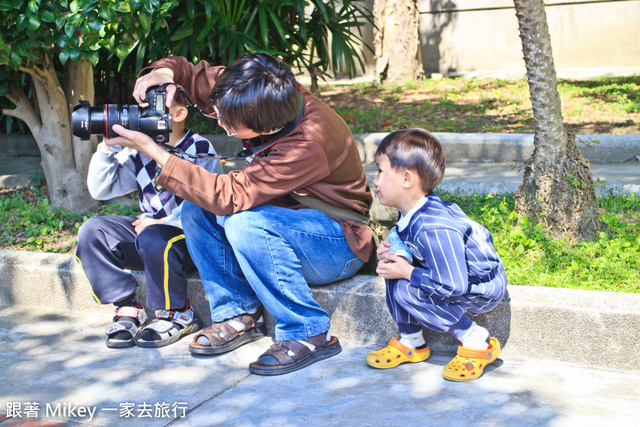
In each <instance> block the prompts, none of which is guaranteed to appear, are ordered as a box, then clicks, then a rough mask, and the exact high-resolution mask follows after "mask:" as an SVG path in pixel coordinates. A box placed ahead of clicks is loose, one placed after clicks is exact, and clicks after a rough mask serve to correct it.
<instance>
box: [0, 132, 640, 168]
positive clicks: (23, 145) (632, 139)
mask: <svg viewBox="0 0 640 427" xmlns="http://www.w3.org/2000/svg"><path fill="white" fill-rule="evenodd" d="M386 135H388V133H387V132H378V133H364V134H355V135H354V138H355V140H356V142H357V143H358V148H359V149H360V153H361V156H362V160H363V162H365V163H373V162H375V150H376V147H377V145H378V144H379V143H380V141H382V139H383V138H384V137H385V136H386ZM433 135H434V136H436V138H438V139H439V140H440V142H442V144H443V146H444V149H445V155H446V157H447V161H448V162H523V161H525V160H526V159H528V158H529V157H531V154H532V153H533V134H515V133H447V132H434V134H433ZM203 136H204V137H206V138H208V139H209V140H210V141H211V142H212V143H213V145H214V147H215V148H216V151H217V152H218V153H219V154H220V155H222V156H231V155H234V154H237V153H238V152H239V151H241V150H242V146H241V143H240V141H239V140H238V139H236V138H233V137H228V136H224V135H203ZM577 137H578V147H579V148H580V151H581V152H582V154H583V155H584V156H585V157H586V158H587V159H589V160H590V161H591V162H600V163H617V162H625V161H627V160H630V159H636V156H640V135H577ZM0 142H1V144H2V150H0V156H2V157H17V156H39V155H40V152H39V150H38V147H37V145H36V143H35V140H34V139H33V137H32V136H30V135H11V136H3V137H2V139H1V140H0Z"/></svg>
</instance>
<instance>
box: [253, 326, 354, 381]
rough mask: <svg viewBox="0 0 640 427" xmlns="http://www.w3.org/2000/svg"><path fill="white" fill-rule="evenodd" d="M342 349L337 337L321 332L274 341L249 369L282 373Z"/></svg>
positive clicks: (268, 373)
mask: <svg viewBox="0 0 640 427" xmlns="http://www.w3.org/2000/svg"><path fill="white" fill-rule="evenodd" d="M341 351H342V347H340V341H338V338H336V337H332V336H331V334H330V332H329V331H327V332H323V333H321V334H318V335H314V336H312V337H309V338H305V339H304V340H288V341H276V343H275V344H273V345H272V346H271V347H270V348H269V350H267V351H266V352H265V353H264V354H263V355H262V356H260V357H259V358H258V360H257V361H255V362H253V363H251V364H250V365H249V371H250V372H251V373H253V374H257V375H282V374H288V373H290V372H294V371H297V370H299V369H302V368H305V367H307V366H309V365H311V364H312V363H315V362H319V361H321V360H324V359H328V358H329V357H332V356H335V355H336V354H338V353H340V352H341Z"/></svg>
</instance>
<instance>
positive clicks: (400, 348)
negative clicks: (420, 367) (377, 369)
mask: <svg viewBox="0 0 640 427" xmlns="http://www.w3.org/2000/svg"><path fill="white" fill-rule="evenodd" d="M389 346H390V347H393V348H395V349H397V350H398V351H400V352H401V353H402V354H404V355H405V356H407V357H411V356H413V355H414V354H415V350H414V349H413V348H411V347H407V346H406V345H404V344H402V343H401V342H400V341H398V340H397V339H396V338H395V337H394V338H391V340H389ZM380 350H382V349H380Z"/></svg>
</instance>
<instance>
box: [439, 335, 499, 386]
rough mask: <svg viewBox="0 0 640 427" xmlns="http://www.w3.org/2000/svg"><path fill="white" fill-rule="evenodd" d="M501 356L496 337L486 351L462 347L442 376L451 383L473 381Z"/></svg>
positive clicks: (492, 338)
mask: <svg viewBox="0 0 640 427" xmlns="http://www.w3.org/2000/svg"><path fill="white" fill-rule="evenodd" d="M499 355H500V343H499V342H498V340H497V339H495V338H494V337H491V340H490V341H489V348H488V349H486V350H474V349H471V348H467V347H463V346H460V347H458V354H457V355H456V357H454V358H453V360H452V361H451V362H449V363H448V364H447V366H445V367H444V371H443V372H442V376H443V377H444V379H445V380H449V381H471V380H475V379H476V378H478V377H479V376H480V375H482V371H484V368H485V367H486V366H487V365H488V364H489V363H491V362H493V361H494V360H496V359H497V358H498V356H499Z"/></svg>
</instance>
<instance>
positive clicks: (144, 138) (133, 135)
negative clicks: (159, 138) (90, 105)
mask: <svg viewBox="0 0 640 427" xmlns="http://www.w3.org/2000/svg"><path fill="white" fill-rule="evenodd" d="M113 131H114V132H115V133H117V134H118V135H120V136H117V137H115V138H105V139H104V143H105V144H106V145H109V146H112V145H122V146H124V147H129V148H133V149H134V150H137V151H138V152H140V153H144V154H146V155H147V156H149V157H151V158H152V159H153V160H155V161H156V162H157V163H158V164H159V165H160V166H164V165H165V163H167V161H168V160H169V157H170V156H171V154H169V153H168V152H167V150H165V149H164V148H162V147H161V146H159V145H158V144H156V143H155V142H154V141H153V139H151V137H150V136H149V135H147V134H144V133H142V132H138V131H134V130H129V129H125V128H124V127H122V126H120V125H113Z"/></svg>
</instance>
